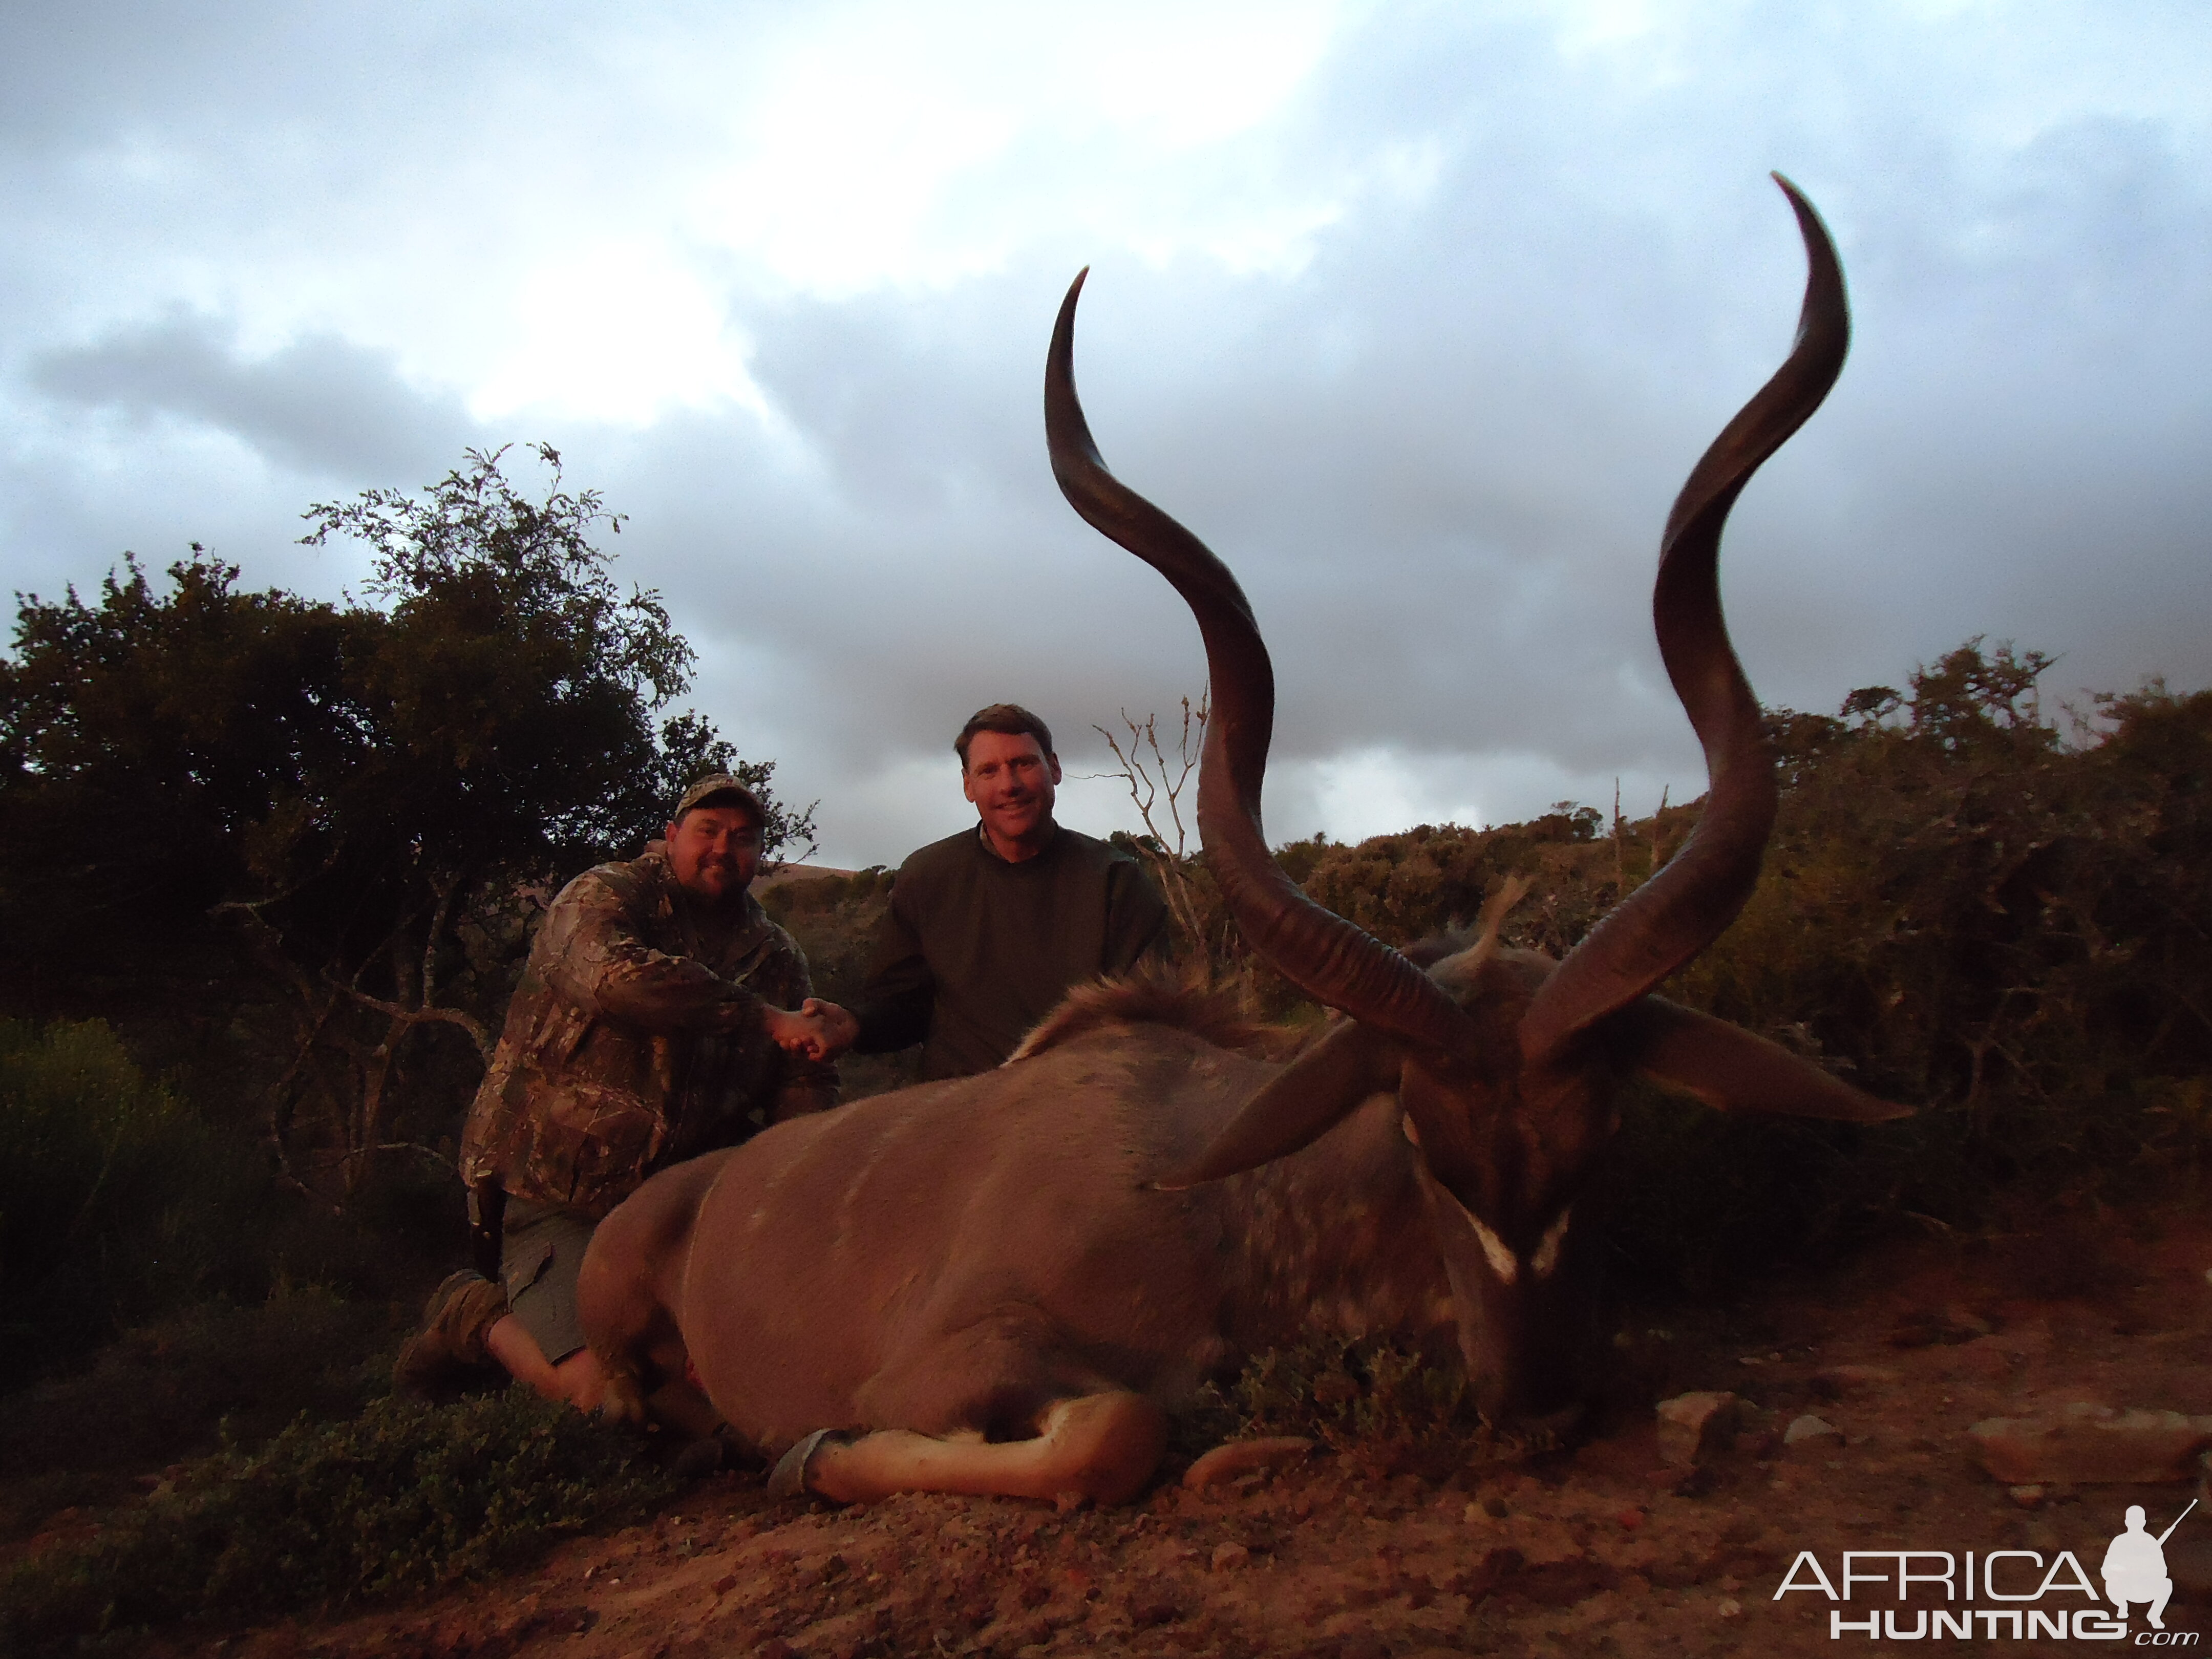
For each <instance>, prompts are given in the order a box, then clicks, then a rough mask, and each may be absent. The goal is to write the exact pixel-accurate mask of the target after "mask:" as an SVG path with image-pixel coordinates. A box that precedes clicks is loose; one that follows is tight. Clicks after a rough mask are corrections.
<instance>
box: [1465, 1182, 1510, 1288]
mask: <svg viewBox="0 0 2212 1659" xmlns="http://www.w3.org/2000/svg"><path fill="white" fill-rule="evenodd" d="M1452 1201H1453V1202H1454V1203H1455V1204H1457V1203H1459V1200H1458V1199H1457V1198H1454V1199H1453V1200H1452ZM1459 1212H1460V1213H1461V1214H1462V1215H1463V1216H1465V1217H1466V1218H1467V1225H1468V1226H1470V1227H1472V1228H1474V1236H1475V1237H1476V1238H1477V1239H1479V1240H1480V1241H1481V1243H1482V1255H1483V1259H1484V1260H1485V1261H1488V1262H1489V1263H1490V1271H1491V1272H1492V1273H1496V1274H1497V1275H1498V1283H1499V1284H1501V1285H1510V1284H1511V1283H1512V1282H1513V1281H1514V1280H1515V1279H1518V1278H1520V1276H1521V1264H1520V1263H1519V1262H1518V1261H1515V1260H1514V1259H1513V1252H1512V1251H1510V1250H1509V1249H1506V1248H1505V1241H1504V1239H1502V1238H1500V1237H1498V1235H1497V1234H1496V1233H1493V1232H1492V1231H1490V1229H1489V1228H1488V1227H1486V1226H1485V1225H1483V1221H1482V1218H1481V1217H1480V1216H1479V1215H1477V1214H1476V1213H1475V1212H1474V1211H1472V1210H1470V1209H1468V1207H1467V1206H1466V1205H1464V1204H1461V1205H1460V1206H1459Z"/></svg>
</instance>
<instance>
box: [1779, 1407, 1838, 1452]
mask: <svg viewBox="0 0 2212 1659" xmlns="http://www.w3.org/2000/svg"><path fill="white" fill-rule="evenodd" d="M1808 1440H1819V1441H1824V1442H1826V1443H1830V1444H1832V1445H1838V1446H1840V1445H1842V1444H1843V1443H1844V1431H1842V1430H1841V1429H1839V1428H1838V1427H1837V1426H1836V1425H1834V1424H1832V1423H1831V1422H1829V1421H1828V1420H1827V1419H1826V1418H1824V1417H1814V1415H1812V1413H1809V1412H1808V1413H1806V1414H1805V1415H1804V1416H1802V1417H1797V1418H1792V1419H1790V1426H1789V1427H1788V1428H1786V1429H1784V1431H1782V1443H1783V1444H1784V1445H1785V1446H1796V1445H1801V1444H1802V1443H1804V1442H1806V1441H1808Z"/></svg>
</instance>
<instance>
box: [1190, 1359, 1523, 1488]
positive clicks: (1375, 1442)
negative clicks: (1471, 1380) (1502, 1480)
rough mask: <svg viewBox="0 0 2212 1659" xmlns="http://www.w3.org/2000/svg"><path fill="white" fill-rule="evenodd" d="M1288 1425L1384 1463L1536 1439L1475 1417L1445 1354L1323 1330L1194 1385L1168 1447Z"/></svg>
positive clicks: (1507, 1451) (1461, 1376)
mask: <svg viewBox="0 0 2212 1659" xmlns="http://www.w3.org/2000/svg"><path fill="white" fill-rule="evenodd" d="M1272 1435H1297V1436H1301V1437H1304V1438H1306V1439H1309V1440H1313V1441H1316V1442H1318V1443H1321V1444H1322V1445H1325V1446H1328V1448H1329V1449H1331V1450H1333V1451H1336V1452H1339V1453H1343V1454H1346V1455H1351V1456H1354V1457H1358V1458H1360V1459H1362V1460H1363V1461H1366V1462H1381V1463H1386V1464H1390V1465H1393V1466H1401V1465H1403V1466H1413V1465H1428V1464H1434V1465H1438V1466H1443V1465H1450V1466H1463V1465H1465V1464H1467V1463H1470V1462H1487V1461H1489V1460H1491V1459H1492V1458H1500V1457H1513V1456H1520V1455H1524V1454H1526V1453H1528V1452H1530V1451H1534V1450H1540V1449H1544V1447H1545V1446H1548V1445H1549V1444H1550V1441H1549V1439H1548V1438H1547V1439H1546V1440H1545V1441H1544V1443H1543V1445H1539V1444H1538V1443H1537V1442H1536V1441H1535V1440H1534V1439H1530V1438H1528V1437H1522V1436H1511V1435H1502V1434H1499V1433H1498V1432H1497V1431H1495V1430H1494V1429H1493V1428H1492V1426H1491V1425H1489V1424H1488V1423H1486V1421H1484V1419H1483V1417H1482V1414H1481V1413H1480V1412H1478V1411H1477V1410H1476V1409H1475V1407H1474V1399H1473V1397H1472V1396H1471V1395H1470V1394H1469V1393H1468V1383H1467V1374H1466V1372H1465V1371H1464V1370H1462V1368H1461V1367H1460V1365H1459V1364H1457V1363H1456V1361H1455V1359H1445V1360H1441V1361H1439V1360H1437V1359H1436V1358H1433V1357H1431V1356H1428V1355H1425V1354H1424V1353H1423V1352H1421V1350H1420V1349H1419V1346H1416V1345H1414V1344H1413V1343H1410V1342H1407V1341H1404V1340H1379V1341H1378V1340H1372V1339H1366V1338H1362V1339H1359V1340H1347V1339H1344V1338H1325V1339H1322V1340H1317V1341H1313V1342H1302V1343H1300V1344H1298V1345H1297V1346H1295V1347H1290V1348H1270V1349H1268V1350H1267V1351H1266V1352H1261V1353H1258V1354H1255V1355H1254V1356H1253V1357H1252V1358H1250V1359H1249V1360H1247V1361H1246V1362H1245V1364H1244V1369H1243V1370H1242V1371H1241V1372H1239V1373H1238V1374H1237V1376H1236V1378H1235V1379H1234V1380H1233V1381H1231V1382H1229V1383H1207V1384H1206V1385H1205V1386H1204V1387H1203V1388H1201V1389H1200V1390H1199V1397H1198V1401H1197V1404H1196V1409H1195V1410H1194V1411H1193V1412H1192V1413H1190V1414H1189V1415H1188V1417H1186V1418H1184V1419H1179V1420H1178V1424H1177V1433H1176V1449H1178V1450H1181V1451H1183V1452H1185V1453H1187V1454H1188V1455H1196V1454H1197V1453H1199V1452H1202V1451H1204V1450H1206V1449H1208V1448H1210V1447H1212V1446H1215V1445H1218V1444H1219V1443H1222V1442H1223V1441H1225V1440H1243V1439H1251V1438H1255V1437H1262V1436H1272Z"/></svg>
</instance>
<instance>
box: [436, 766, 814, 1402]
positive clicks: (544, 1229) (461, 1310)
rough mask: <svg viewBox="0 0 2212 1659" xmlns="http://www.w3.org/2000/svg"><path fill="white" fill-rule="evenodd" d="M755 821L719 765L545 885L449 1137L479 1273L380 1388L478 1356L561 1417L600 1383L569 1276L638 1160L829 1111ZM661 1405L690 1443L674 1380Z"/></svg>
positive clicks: (804, 985)
mask: <svg viewBox="0 0 2212 1659" xmlns="http://www.w3.org/2000/svg"><path fill="white" fill-rule="evenodd" d="M766 823H767V813H766V811H764V810H763V807H762V805H761V802H760V799H759V798H758V797H757V796H756V795H755V794H754V793H752V791H751V790H750V789H748V788H746V787H744V785H743V784H741V783H739V782H738V781H737V780H736V779H735V778H732V777H729V776H726V775H715V776H712V777H707V778H702V779H701V780H699V781H697V782H696V783H694V784H693V785H691V787H690V788H688V789H686V790H685V791H684V794H683V798H682V799H680V800H678V802H677V805H676V811H675V815H674V817H672V818H671V820H670V821H669V823H668V828H667V834H666V839H665V840H664V841H658V842H653V843H652V844H651V845H650V846H648V847H647V848H646V850H645V854H644V855H643V856H642V857H641V858H637V859H634V860H630V861H629V862H627V863H619V864H603V865H600V866H598V867H597V868H595V869H592V870H587V871H586V872H584V873H583V874H582V875H580V876H579V877H577V878H575V880H574V881H572V882H570V883H569V884H568V886H567V887H565V888H564V889H562V891H561V894H560V896H558V897H557V898H556V899H555V900H554V901H553V904H552V908H550V910H549V911H548V912H547V914H546V917H545V921H544V926H543V927H540V928H539V929H538V937H537V939H536V940H535V941H534V942H533V943H532V945H531V950H530V957H529V961H528V963H527V964H526V966H525V968H524V969H523V973H522V981H521V983H520V985H519V986H518V987H516V990H515V994H514V1000H513V1003H512V1004H511V1005H510V1006H509V1007H508V1010H507V1024H506V1027H505V1029H504V1030H503V1031H502V1032H501V1036H500V1041H499V1048H498V1050H497V1052H496V1053H495V1054H494V1055H493V1057H492V1062H491V1066H490V1067H489V1070H488V1071H487V1072H486V1073H485V1074H484V1079H483V1085H481V1086H480V1087H479V1088H478V1089H477V1096H476V1100H475V1103H474V1104H472V1105H471V1107H470V1109H469V1115H468V1120H467V1122H466V1124H465V1126H464V1127H463V1130H462V1135H461V1155H460V1168H461V1178H462V1180H463V1181H464V1182H465V1183H466V1184H467V1186H468V1188H469V1195H470V1205H471V1228H472V1231H474V1233H475V1235H476V1237H477V1266H478V1268H479V1271H478V1272H474V1273H455V1274H453V1276H452V1277H451V1278H449V1279H447V1281H446V1282H445V1283H444V1284H443V1285H440V1286H439V1287H438V1291H437V1292H436V1294H435V1295H434V1296H433V1297H431V1300H430V1305H429V1307H428V1309H427V1310H425V1315H424V1327H423V1329H422V1331H421V1332H420V1333H418V1334H416V1336H415V1337H414V1338H413V1339H412V1340H410V1342H409V1343H408V1344H407V1346H405V1347H404V1349H402V1350H401V1352H400V1355H399V1358H398V1363H397V1364H396V1365H395V1366H394V1367H393V1381H394V1383H395V1384H396V1385H398V1387H400V1388H402V1389H407V1390H409V1391H410V1392H416V1393H423V1392H429V1391H432V1390H433V1389H435V1388H436V1387H437V1385H438V1384H439V1383H441V1381H443V1380H445V1379H447V1377H448V1376H449V1375H450V1374H451V1373H452V1372H453V1370H455V1369H456V1368H459V1367H464V1366H470V1365H477V1364H483V1362H484V1361H485V1360H486V1359H487V1358H489V1359H495V1360H496V1361H498V1362H499V1364H501V1365H502V1366H504V1367H505V1368H506V1370H507V1372H508V1373H509V1374H510V1375H511V1376H514V1377H516V1378H518V1379H520V1381H522V1382H525V1383H528V1384H530V1386H531V1387H532V1388H533V1389H537V1390H538V1393H540V1394H542V1395H547V1396H548V1397H550V1398H552V1399H556V1400H565V1401H568V1402H569V1403H571V1404H572V1405H574V1406H576V1407H579V1408H580V1409H584V1410H589V1409H592V1408H593V1407H596V1406H598V1405H599V1400H600V1397H601V1395H602V1394H603V1392H604V1390H605V1376H603V1374H602V1373H601V1371H600V1369H599V1361H598V1360H597V1359H596V1358H594V1357H593V1356H592V1352H591V1350H590V1349H589V1348H587V1347H586V1346H585V1345H584V1335H583V1331H582V1329H581V1328H580V1325H579V1324H578V1322H577V1316H576V1272H577V1268H578V1267H579V1266H580V1264H581V1263H582V1261H583V1256H584V1247H585V1246H586V1244H587V1243H590V1241H591V1237H592V1231H593V1229H594V1228H596V1227H597V1226H598V1225H599V1221H600V1220H601V1219H602V1218H604V1217H605V1215H606V1213H607V1212H609V1211H610V1210H611V1209H613V1208H614V1206H616V1205H617V1204H618V1203H620V1202H621V1201H622V1200H623V1199H625V1198H627V1197H628V1196H629V1194H631V1193H632V1192H634V1191H635V1190H636V1188H637V1187H638V1186H639V1184H640V1183H641V1182H643V1181H644V1180H645V1178H646V1177H647V1176H649V1175H651V1174H652V1173H653V1171H655V1170H659V1169H662V1168H664V1167H665V1166H666V1165H668V1164H675V1163H678V1162H679V1161H681V1160H683V1159H684V1158H696V1157H697V1156H698V1155H699V1154H700V1153H702V1152H711V1151H713V1150H714V1149H715V1148H717V1147H721V1146H734V1145H736V1144H737V1143H738V1142H740V1141H742V1140H744V1139H748V1138H749V1137H750V1136H751V1135H752V1134H753V1133H756V1132H757V1130H760V1129H762V1128H764V1127H767V1126H768V1125H769V1124H770V1123H775V1122H781V1121H783V1120H784V1119H786V1118H789V1117H794V1116H797V1115H799V1114H801V1113H805V1112H815V1111H821V1110H823V1109H825V1108H828V1107H830V1106H834V1105H836V1103H837V1073H836V1069H835V1068H834V1067H833V1066H829V1065H828V1064H827V1063H825V1055H826V1051H827V1048H828V1042H827V1041H826V1038H825V1036H824V1033H823V1023H822V1019H821V1018H820V1016H819V1015H817V1014H814V1013H809V1012H792V1011H793V1009H794V1008H797V1007H799V1005H801V1004H803V1003H805V1002H806V1001H807V1000H808V993H809V991H810V989H811V987H810V985H809V982H808V979H807V972H806V958H805V954H804V953H803V952H802V951H800V950H799V945H798V944H797V943H796V942H795V941H794V940H793V939H792V937H791V935H790V934H788V933H785V932H784V930H783V929H782V928H781V927H777V926H776V925H775V923H774V922H773V921H769V919H768V917H767V915H765V914H764V913H763V911H762V909H761V907H760V903H759V902H758V901H757V899H755V898H754V897H753V896H752V895H751V893H750V891H749V889H750V886H751V884H752V880H753V877H754V876H755V874H757V872H758V871H759V868H760V859H761V838H762V832H763V828H764V826H765V825H766ZM663 1395H664V1396H665V1398H664V1397H661V1396H656V1398H655V1401H654V1402H653V1403H654V1405H655V1406H656V1407H657V1408H658V1409H659V1410H660V1412H661V1413H662V1415H663V1416H664V1417H665V1418H667V1419H669V1420H671V1422H673V1423H675V1424H676V1425H677V1426H678V1427H679V1428H682V1429H683V1430H684V1431H686V1432H687V1433H689V1434H691V1435H693V1436H695V1437H696V1436H703V1435H705V1434H707V1433H708V1432H709V1431H711V1430H712V1428H713V1427H714V1412H713V1408H712V1407H709V1406H708V1404H707V1402H706V1401H705V1399H704V1398H703V1397H702V1396H700V1395H697V1394H696V1391H693V1390H690V1389H688V1388H687V1387H685V1385H684V1384H681V1383H678V1384H673V1385H671V1388H670V1389H665V1390H663Z"/></svg>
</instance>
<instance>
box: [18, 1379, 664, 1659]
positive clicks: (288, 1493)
mask: <svg viewBox="0 0 2212 1659" xmlns="http://www.w3.org/2000/svg"><path fill="white" fill-rule="evenodd" d="M637 1444H638V1443H637V1441H636V1439H635V1437H634V1436H631V1435H627V1434H624V1433H623V1432H621V1431H617V1430H615V1429H612V1428H610V1427H608V1426H606V1425H603V1424H601V1423H600V1422H599V1421H598V1420H597V1419H592V1418H587V1417H586V1416H584V1415H583V1414H582V1413H578V1412H574V1411H570V1410H568V1408H567V1407H563V1406H561V1405H558V1404H556V1403H554V1402H551V1401H542V1400H539V1399H538V1398H537V1397H536V1396H535V1395H531V1394H530V1393H529V1392H528V1391H526V1390H525V1389H513V1390H511V1391H509V1392H508V1393H507V1394H505V1395H488V1396H481V1397H478V1398H476V1399H471V1400H465V1401H460V1402H459V1403H458V1404H455V1405H449V1406H420V1405H414V1404H410V1403H408V1402H404V1401H397V1400H386V1401H379V1402H378V1403H376V1404H374V1405H373V1406H371V1407H369V1408H368V1410H367V1411H366V1412H364V1413H362V1415H361V1416H360V1417H359V1418H358V1419H356V1420H354V1421H352V1422H349V1423H341V1424H335V1425H318V1424H311V1423H309V1422H308V1421H307V1419H305V1418H302V1419H301V1420H300V1421H299V1422H297V1423H295V1424H294V1425H292V1426H291V1427H290V1428H289V1429H287V1430H285V1431H283V1433H282V1434H280V1435H278V1436H277V1437H276V1438H275V1439H274V1440H272V1441H270V1443H269V1444H268V1445H267V1446H266V1447H265V1448H264V1449H262V1450H260V1451H258V1452H255V1453H252V1454H247V1453H244V1452H240V1451H237V1450H230V1451H226V1452H223V1453H221V1454H219V1455H216V1456H214V1457H211V1458H208V1459H205V1460H204V1461H202V1462H199V1463H197V1464H195V1465H192V1466H191V1467H190V1468H188V1469H187V1470H186V1471H185V1473H184V1474H182V1475H180V1476H179V1478H178V1479H177V1480H175V1481H174V1482H173V1485H172V1486H168V1487H165V1488H163V1489H161V1490H160V1491H157V1492H156V1493H155V1496H154V1497H153V1498H150V1499H149V1501H148V1502H147V1503H146V1504H144V1505H143V1507H140V1508H137V1509H135V1510H125V1511H122V1512H119V1513H118V1515H117V1516H115V1517H114V1518H113V1519H112V1521H111V1522H109V1524H108V1525H107V1526H106V1528H104V1529H103V1530H102V1532H101V1533H100V1535H99V1537H97V1538H96V1539H94V1541H91V1542H89V1543H88V1544H85V1545H82V1546H79V1547H75V1548H62V1547H56V1548H53V1549H50V1550H48V1551H46V1552H45V1553H42V1554H40V1555H38V1556H34V1557H33V1558H31V1559H29V1560H27V1561H24V1562H22V1563H20V1564H19V1565H16V1566H15V1568H14V1569H13V1570H12V1571H10V1572H9V1573H8V1574H7V1576H6V1577H4V1578H0V1650H6V1651H9V1652H11V1653H20V1654H25V1655H33V1654H41V1653H59V1652H63V1651H67V1650H70V1649H71V1648H72V1647H74V1646H76V1644H79V1643H81V1642H82V1640H83V1638H96V1637H99V1636H101V1635H106V1634H111V1633H119V1632H128V1631H131V1630H135V1629H140V1628H143V1627H146V1626H156V1625H167V1624H173V1623H175V1622H176V1621H178V1620H191V1619H205V1618H218V1617H221V1618H240V1619H243V1618H263V1617H267V1616H270V1615H272V1614H276V1613H283V1612H285V1611H288V1610H289V1609H293V1608H297V1607H310V1606H314V1605H317V1604H325V1603H341V1602H348V1601H357V1600H361V1599H364V1598H369V1597H377V1596H384V1595H398V1594H403V1593H407V1592H412V1591H420V1590H424V1589H432V1588H435V1587H436V1586H438V1585H441V1584H444V1583H451V1582H453V1580H455V1579H459V1578H463V1577H473V1576H481V1575H485V1574H489V1573H494V1572H497V1571H503V1570H507V1569H511V1568H513V1566H514V1565H517V1564H518V1563H519V1562H520V1561H521V1560H523V1559H526V1558H527V1557H528V1556H530V1555H531V1554H532V1553H534V1552H535V1551H537V1550H538V1549H539V1548H541V1547H543V1546H544V1544H545V1542H546V1541H548V1540H549V1539H550V1538H552V1537H554V1536H556V1535H558V1534H563V1533H569V1532H575V1531H580V1530H581V1529H582V1528H586V1527H588V1526H592V1525H594V1524H597V1523H599V1522H611V1521H616V1520H619V1519H623V1518H627V1517H629V1516H634V1515H635V1514H637V1513H639V1512H641V1511H642V1510H646V1509H647V1508H648V1507H649V1506H651V1505H652V1504H656V1503H658V1502H660V1501H662V1500H663V1499H665V1498H666V1497H667V1496H668V1495H669V1494H670V1493H671V1492H673V1491H674V1489H675V1483H674V1482H673V1480H671V1478H670V1477H669V1476H667V1475H665V1474H662V1473H660V1472H659V1471H656V1470H653V1469H651V1468H645V1467H642V1466H641V1464H640V1463H639V1462H637V1461H636V1459H635V1456H634V1455H633V1454H634V1453H635V1449H636V1447H637Z"/></svg>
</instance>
